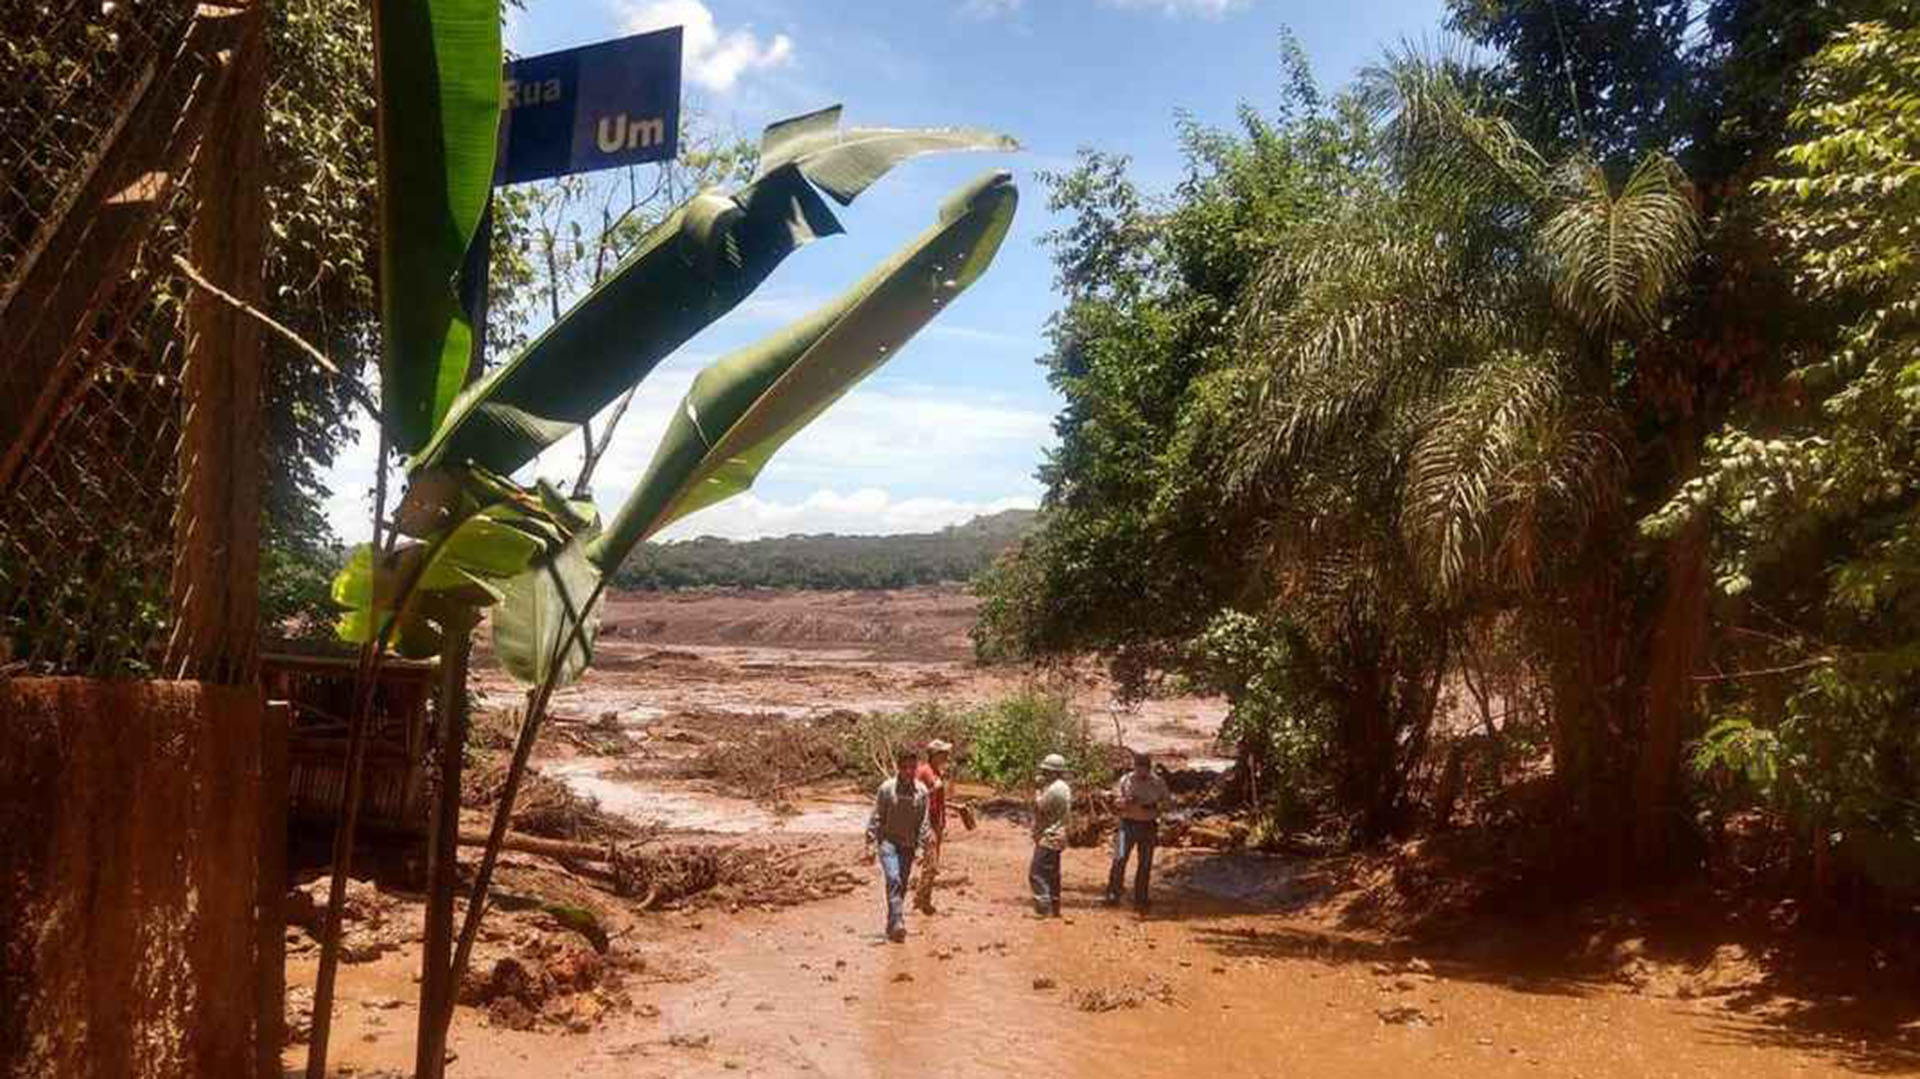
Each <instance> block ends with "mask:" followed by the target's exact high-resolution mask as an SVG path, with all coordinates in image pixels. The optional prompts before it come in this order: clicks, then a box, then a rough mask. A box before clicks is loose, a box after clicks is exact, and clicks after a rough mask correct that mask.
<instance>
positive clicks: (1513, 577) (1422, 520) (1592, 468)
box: [1401, 352, 1624, 595]
mask: <svg viewBox="0 0 1920 1079" xmlns="http://www.w3.org/2000/svg"><path fill="white" fill-rule="evenodd" d="M1573 387H1574V382H1573V380H1572V379H1571V377H1569V375H1568V374H1567V373H1566V371H1565V368H1564V367H1563V365H1562V364H1560V363H1559V362H1558V361H1557V359H1556V358H1555V357H1553V356H1551V355H1548V356H1540V355H1529V354H1523V353H1519V352H1506V353H1503V354H1501V355H1499V356H1498V357H1496V358H1495V359H1493V360H1491V361H1490V362H1488V363H1485V364H1482V365H1479V366H1477V367H1474V368H1470V369H1467V370H1464V371H1462V372H1461V373H1460V374H1459V375H1458V377H1457V378H1456V379H1455V380H1454V381H1453V383H1452V385H1451V386H1450V387H1449V388H1448V391H1447V392H1446V394H1445V395H1444V396H1443V398H1442V399H1441V401H1440V403H1439V404H1438V406H1437V407H1436V408H1435V409H1434V410H1433V412H1432V413H1431V415H1430V418H1429V424H1428V426H1427V428H1426V430H1425V431H1424V432H1423V434H1422V435H1421V437H1420V439H1419V441H1418V442H1417V443H1416V444H1415V445H1414V447H1413V450H1412V452H1411V454H1410V456H1409V462H1408V470H1407V473H1408V474H1407V484H1406V487H1405V490H1404V493H1403V505H1402V509H1401V527H1402V530H1403V532H1404V534H1405V537H1406V541H1407V545H1408V547H1409V549H1410V550H1411V551H1412V552H1413V557H1414V559H1415V562H1416V564H1417V565H1418V566H1419V567H1420V568H1421V572H1422V573H1423V574H1424V575H1426V576H1427V577H1429V578H1430V579H1431V580H1432V581H1433V582H1434V583H1435V586H1436V587H1437V588H1438V589H1439V590H1440V591H1441V592H1442V593H1445V594H1452V595H1457V594H1458V593H1459V592H1460V591H1461V589H1462V588H1463V587H1464V585H1465V583H1466V582H1467V581H1468V580H1470V579H1489V580H1491V581H1493V582H1495V583H1498V584H1501V585H1503V586H1511V587H1515V588H1519V589H1522V590H1530V589H1532V588H1533V587H1534V586H1535V585H1536V583H1537V582H1538V579H1539V576H1540V573H1541V571H1542V569H1543V568H1544V566H1545V565H1546V564H1547V562H1548V561H1550V557H1549V556H1550V555H1551V553H1552V544H1553V539H1554V538H1553V535H1552V534H1553V533H1557V532H1560V531H1562V530H1577V529H1578V528H1580V527H1581V526H1583V525H1584V524H1585V523H1586V522H1587V521H1589V520H1591V519H1592V517H1593V516H1594V515H1595V514H1597V513H1599V512H1601V511H1602V510H1604V509H1605V508H1606V507H1607V506H1609V505H1611V504H1612V503H1613V502H1614V501H1615V500H1616V499H1617V497H1618V490H1619V477H1620V475H1621V473H1622V470H1623V468H1624V459H1623V458H1622V456H1621V454H1620V451H1619V449H1618V443H1617V441H1616V439H1615V437H1614V436H1613V434H1612V431H1611V427H1612V426H1613V422H1612V415H1611V411H1610V410H1609V409H1608V408H1607V406H1606V405H1605V404H1604V403H1603V402H1600V401H1596V400H1593V399H1592V398H1590V397H1587V396H1586V395H1583V394H1580V393H1579V392H1577V391H1576V390H1575V389H1574V388H1573Z"/></svg>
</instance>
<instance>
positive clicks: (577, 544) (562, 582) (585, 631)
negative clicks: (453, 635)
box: [493, 521, 601, 685]
mask: <svg viewBox="0 0 1920 1079" xmlns="http://www.w3.org/2000/svg"><path fill="white" fill-rule="evenodd" d="M599 534H600V526H599V523H598V521H596V522H595V523H594V525H593V526H592V527H591V528H589V529H587V530H585V531H582V532H581V533H579V534H578V535H576V536H574V537H573V538H572V539H571V540H569V541H568V542H567V545H566V546H565V547H562V548H561V549H560V553H559V554H557V555H555V556H554V557H552V558H550V559H547V560H545V561H543V562H542V563H541V564H539V565H537V566H534V567H532V568H530V569H528V570H526V571H525V572H523V573H520V574H518V575H516V576H515V577H513V578H512V579H511V580H509V581H507V582H506V584H505V587H504V594H503V595H502V596H501V597H500V602H499V603H497V604H495V605H494V607H493V651H494V655H495V656H497V657H498V658H499V660H500V665H501V666H502V667H505V668H506V670H507V673H508V674H510V675H512V676H513V677H515V678H517V679H519V680H520V681H522V682H525V683H527V684H529V685H538V684H540V683H541V682H544V681H546V679H547V677H548V675H549V674H551V673H553V670H554V668H555V667H556V666H557V667H558V668H559V677H558V679H557V680H556V681H555V684H556V685H566V684H567V683H569V682H572V681H573V680H574V679H575V678H578V677H580V672H581V671H583V670H585V669H586V667H587V664H589V663H591V662H592V661H593V640H594V636H595V635H596V634H597V633H598V632H599V629H600V607H601V597H600V571H599V569H598V568H596V567H595V566H594V564H593V563H592V562H590V561H588V560H587V545H588V544H589V543H590V542H591V541H592V540H593V539H594V538H595V537H597V536H598V535H599ZM575 626H578V627H579V632H578V633H577V634H576V633H575V632H574V627H575Z"/></svg>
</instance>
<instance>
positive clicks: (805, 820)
mask: <svg viewBox="0 0 1920 1079" xmlns="http://www.w3.org/2000/svg"><path fill="white" fill-rule="evenodd" d="M622 763H623V762H621V761H618V760H614V759H611V758H606V757H576V758H573V759H571V760H559V761H548V762H545V763H543V764H542V765H541V766H540V770H541V771H542V772H544V773H545V774H547V775H549V776H552V777H553V778H555V779H558V780H560V781H561V782H563V783H565V784H566V785H567V786H568V787H569V788H571V789H572V790H573V791H574V792H575V793H577V794H582V795H585V796H587V797H589V798H594V799H596V800H598V801H599V803H600V807H601V808H602V809H605V810H607V811H608V812H610V813H617V814H619V815H621V816H623V817H627V818H629V819H631V820H633V821H635V822H637V823H640V824H655V823H658V824H661V825H664V826H666V827H667V828H668V829H670V830H672V831H677V832H711V833H719V834H724V835H751V834H767V833H772V832H794V833H824V834H842V835H856V834H859V833H860V832H861V831H862V830H864V829H865V828H866V823H867V807H866V806H865V805H864V804H861V803H859V802H855V801H831V800H822V799H816V800H812V801H810V802H809V803H808V804H807V805H806V806H805V807H804V808H802V809H800V810H799V811H797V812H794V813H788V814H779V813H775V812H773V811H772V810H770V809H767V808H765V807H764V806H761V805H759V804H758V803H755V802H753V801H751V800H749V799H745V798H728V797H726V796H724V795H721V794H716V793H714V792H711V791H708V790H704V789H700V788H696V787H694V786H692V785H690V784H686V783H677V782H672V781H666V780H634V779H620V778H614V777H612V776H609V775H608V774H607V773H608V772H611V771H613V770H614V769H616V768H618V767H619V766H620V765H621V764H622Z"/></svg>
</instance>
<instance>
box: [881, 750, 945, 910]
mask: <svg viewBox="0 0 1920 1079" xmlns="http://www.w3.org/2000/svg"><path fill="white" fill-rule="evenodd" d="M919 766H920V754H918V753H916V752H914V751H913V750H911V749H902V750H900V751H899V752H898V753H896V754H895V755H894V762H893V778H891V779H889V780H887V781H886V782H884V783H882V784H880V789H879V790H877V791H875V792H874V795H873V816H872V817H870V818H868V820H867V859H868V860H869V861H872V860H873V859H874V858H875V857H876V856H877V857H878V858H879V860H880V873H881V876H882V877H883V878H884V879H885V881H886V886H887V939H888V940H891V941H893V942H894V943H896V944H898V943H899V942H901V941H903V940H905V939H907V910H906V907H907V884H908V881H909V880H910V879H911V878H912V876H913V859H914V855H916V854H918V853H919V852H921V851H923V850H925V849H926V848H927V844H928V843H929V842H930V841H931V840H932V838H933V827H932V823H931V822H930V821H929V820H928V817H927V788H925V787H923V786H921V785H920V783H919V781H918V780H916V779H915V778H914V774H915V772H916V771H918V769H919Z"/></svg>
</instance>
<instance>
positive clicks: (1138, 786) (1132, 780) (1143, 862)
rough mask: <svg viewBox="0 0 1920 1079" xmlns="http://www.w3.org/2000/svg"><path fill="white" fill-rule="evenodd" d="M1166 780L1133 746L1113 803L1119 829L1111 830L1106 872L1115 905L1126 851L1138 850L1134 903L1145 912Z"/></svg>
mask: <svg viewBox="0 0 1920 1079" xmlns="http://www.w3.org/2000/svg"><path fill="white" fill-rule="evenodd" d="M1172 798H1173V794H1172V792H1171V791H1169V790H1167V784H1166V781H1165V780H1163V779H1161V778H1160V777H1159V776H1157V775H1154V774H1153V758H1151V757H1149V756H1147V755H1146V754H1145V753H1142V752H1140V751H1139V750H1135V751H1134V753H1133V770H1132V771H1130V772H1128V773H1127V774H1126V775H1123V776H1121V777H1120V782H1119V784H1118V785H1117V786H1115V787H1114V790H1113V803H1114V807H1115V810H1116V811H1117V812H1118V813H1119V815H1120V830H1119V831H1117V832H1115V833H1114V834H1113V868H1112V869H1111V870H1110V871H1109V872H1108V873H1107V905H1108V906H1110V907H1111V906H1117V905H1118V904H1119V902H1120V894H1121V890H1122V889H1123V888H1125V886H1126V883H1127V855H1129V854H1131V853H1133V852H1134V851H1139V852H1140V862H1139V865H1138V866H1137V867H1136V868H1135V869H1134V871H1133V906H1134V909H1136V910H1138V911H1140V912H1141V913H1143V914H1144V913H1146V911H1147V910H1148V908H1149V907H1150V906H1151V905H1152V900H1151V899H1150V898H1149V897H1148V895H1147V887H1148V884H1149V883H1150V881H1151V880H1152V876H1153V847H1154V843H1155V842H1156V841H1157V840H1158V839H1159V838H1160V813H1161V811H1162V810H1164V809H1166V807H1167V804H1168V803H1169V802H1170V801H1172Z"/></svg>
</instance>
